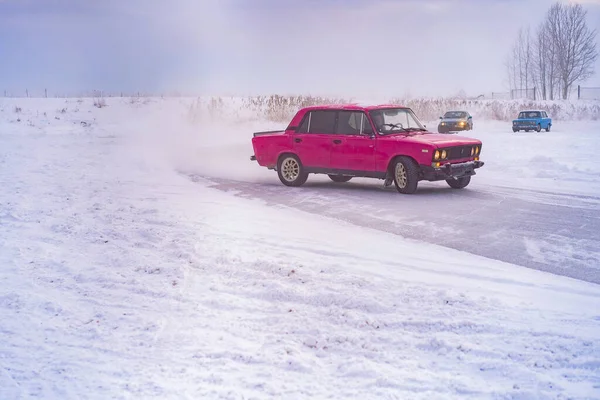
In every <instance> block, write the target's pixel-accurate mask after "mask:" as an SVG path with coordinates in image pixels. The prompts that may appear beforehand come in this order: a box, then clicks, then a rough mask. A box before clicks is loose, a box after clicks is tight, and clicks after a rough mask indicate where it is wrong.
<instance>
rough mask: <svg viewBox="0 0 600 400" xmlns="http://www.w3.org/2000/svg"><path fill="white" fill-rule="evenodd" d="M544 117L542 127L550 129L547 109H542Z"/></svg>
mask: <svg viewBox="0 0 600 400" xmlns="http://www.w3.org/2000/svg"><path fill="white" fill-rule="evenodd" d="M542 117H543V121H544V122H543V123H542V128H544V129H548V125H549V124H550V118H548V114H547V113H546V111H542Z"/></svg>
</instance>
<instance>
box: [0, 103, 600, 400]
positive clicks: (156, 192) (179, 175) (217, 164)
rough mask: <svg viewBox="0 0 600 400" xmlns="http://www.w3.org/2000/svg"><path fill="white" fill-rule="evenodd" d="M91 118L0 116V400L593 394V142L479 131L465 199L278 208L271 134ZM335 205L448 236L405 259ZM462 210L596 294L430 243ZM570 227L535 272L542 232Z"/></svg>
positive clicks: (596, 180) (365, 195)
mask: <svg viewBox="0 0 600 400" xmlns="http://www.w3.org/2000/svg"><path fill="white" fill-rule="evenodd" d="M107 103H108V106H107V107H104V108H96V107H94V106H93V101H92V100H91V99H83V100H82V101H81V102H78V101H77V100H76V99H69V100H67V101H65V100H36V99H31V100H22V99H18V100H17V99H0V187H1V188H2V190H1V191H0V339H1V340H0V398H1V399H20V398H32V397H38V398H52V399H55V398H60V399H80V398H124V399H127V398H194V399H196V398H230V399H238V398H239V399H242V398H245V399H248V398H286V399H295V398H344V399H346V398H360V399H368V398H377V399H381V398H386V399H406V398H411V399H413V398H422V399H436V398H506V399H508V398H515V399H539V398H552V399H554V398H565V399H567V398H573V399H595V398H600V345H599V344H598V343H599V340H598V338H600V287H599V286H598V284H597V283H591V282H598V275H599V274H598V273H597V269H599V264H600V258H597V257H600V256H599V255H598V252H599V250H598V249H600V239H599V238H598V236H597V235H598V233H597V232H598V229H597V228H599V227H600V223H599V217H598V215H600V213H598V211H600V166H598V164H597V163H595V158H596V153H597V149H598V148H600V146H599V145H600V139H599V138H598V134H597V132H599V131H600V129H598V128H600V126H599V125H600V124H599V123H598V122H593V121H589V122H573V123H567V122H563V123H561V124H560V125H559V124H556V126H555V129H553V131H552V132H550V133H544V132H542V133H528V134H525V133H521V134H513V133H512V132H511V131H510V130H509V129H508V128H509V127H510V126H509V125H506V124H505V123H500V122H487V121H479V120H477V119H476V120H475V124H476V128H475V131H473V132H470V133H469V135H472V136H475V137H478V138H481V139H483V142H484V146H483V149H484V150H483V153H482V159H483V160H484V161H486V162H487V164H486V166H485V167H484V168H482V169H481V172H478V175H477V176H476V177H475V178H474V179H473V182H472V184H471V186H469V188H468V189H466V190H465V191H463V192H461V194H457V193H455V192H454V191H450V190H448V189H447V188H446V187H445V186H444V185H442V184H439V183H423V184H422V186H421V187H422V193H423V194H422V195H421V197H420V199H421V200H418V199H419V197H418V196H419V194H417V195H415V196H408V197H410V200H409V199H407V196H401V195H399V194H397V193H394V192H393V190H392V191H390V190H387V189H386V190H384V189H383V188H382V187H381V186H382V185H381V182H380V181H377V180H360V181H359V182H356V183H355V182H354V181H352V182H350V183H348V184H345V185H341V186H335V185H332V184H330V183H328V182H327V181H326V180H325V179H323V178H320V177H311V178H309V182H308V183H307V186H306V187H303V188H299V189H297V190H292V189H289V188H283V187H282V185H280V184H279V182H278V181H277V177H276V175H275V174H274V173H273V172H272V171H266V170H263V169H261V168H260V167H258V166H257V165H256V164H255V163H252V162H250V161H249V159H248V157H249V156H250V155H251V146H250V144H249V139H250V136H251V132H252V131H253V130H259V129H270V128H278V127H281V124H277V123H272V122H266V121H261V120H257V119H252V118H248V117H247V116H238V118H235V119H232V117H230V118H228V119H227V121H223V120H222V119H221V120H213V121H212V122H211V121H207V119H206V116H205V115H203V114H201V113H198V112H197V110H195V109H194V107H193V106H190V104H191V100H188V99H151V100H149V101H148V102H147V104H144V103H143V102H140V103H133V102H129V101H126V100H123V99H108V101H107ZM16 108H20V110H17V109H16ZM63 109H64V111H63ZM17 111H18V112H17ZM433 123H435V122H433ZM284 125H285V124H284ZM428 125H429V126H433V125H431V123H428ZM253 187H254V188H257V189H252V188H253ZM348 192H351V193H352V194H348ZM303 193H304V194H305V195H304V197H303V195H302V194H303ZM286 196H287V197H288V198H291V199H292V200H289V199H288V200H286V201H283V200H281V199H282V198H284V197H286ZM344 196H346V197H344ZM347 196H354V197H352V198H358V199H361V198H362V199H365V203H364V204H362V205H360V204H359V205H356V204H355V205H354V206H355V207H357V208H355V209H353V211H357V210H358V211H359V212H360V210H362V212H364V214H363V215H364V216H370V215H373V216H374V217H378V218H382V219H383V216H382V215H378V214H377V212H376V211H377V209H379V210H382V209H383V210H386V217H387V218H388V219H392V220H393V222H394V224H397V225H398V226H399V225H402V224H404V225H406V224H408V225H410V224H415V225H416V224H418V223H419V219H421V221H420V222H421V223H423V224H426V223H428V222H429V220H428V219H427V218H428V217H427V215H435V214H436V212H440V210H442V208H443V207H444V205H445V208H444V213H446V215H452V210H455V214H456V218H455V220H456V221H458V222H461V221H462V222H461V224H462V225H460V226H462V228H461V229H460V231H457V227H458V226H459V225H458V222H457V225H449V226H444V225H442V226H438V227H437V229H436V230H435V231H434V230H432V231H431V232H430V231H429V230H420V231H419V232H420V235H421V236H423V237H421V236H419V239H421V240H415V238H414V236H411V235H409V234H408V235H404V236H406V237H402V236H399V235H397V234H394V232H389V231H386V230H385V229H379V228H380V227H379V226H368V224H360V223H357V221H356V220H353V219H352V217H350V216H347V215H333V214H331V213H325V212H322V211H321V210H320V208H319V207H320V206H319V204H321V206H322V205H323V204H326V202H327V201H337V200H338V198H341V199H342V200H344V198H346V199H347V198H349V197H347ZM461 196H462V197H461ZM478 199H481V201H482V203H481V204H482V206H481V208H486V209H487V208H489V209H490V210H492V212H491V213H488V214H485V215H487V217H486V218H488V219H489V218H491V217H492V216H495V217H496V218H497V220H498V223H497V226H490V227H489V229H490V231H493V232H491V233H494V234H495V235H496V236H493V235H492V236H485V235H484V236H480V240H482V241H483V243H482V244H481V246H483V247H485V246H486V245H487V243H486V242H492V241H494V242H495V241H498V242H500V243H503V242H502V241H501V236H502V235H507V236H510V235H513V236H522V235H525V234H527V233H528V232H529V231H528V227H527V226H528V224H529V222H528V220H524V221H517V222H518V223H519V225H518V226H519V227H520V228H519V229H518V230H514V231H505V232H500V231H498V229H500V228H502V227H506V226H509V225H507V222H506V220H511V219H512V218H513V215H515V214H512V213H513V212H515V208H519V207H527V210H528V213H529V214H523V213H521V214H518V215H530V216H532V218H533V217H534V216H535V214H536V213H537V214H542V216H541V217H540V218H539V219H536V221H537V223H538V224H539V226H538V227H537V228H536V229H538V236H536V239H535V240H530V241H529V248H528V249H527V251H528V252H529V253H531V254H533V256H537V257H539V258H544V261H545V263H546V264H551V263H553V262H554V263H555V264H557V263H560V262H563V261H565V254H568V255H569V256H568V257H571V258H573V259H575V260H576V261H577V260H579V261H581V260H584V261H585V264H582V267H581V268H583V267H585V268H587V271H588V273H589V274H590V275H589V277H588V279H587V280H588V281H590V282H585V281H582V280H576V279H573V278H570V277H566V276H560V275H556V274H550V273H547V272H542V271H537V270H534V269H531V268H525V267H522V266H517V265H513V264H509V263H506V262H502V261H498V260H494V259H491V258H485V257H482V256H480V255H475V254H469V253H467V252H466V251H459V250H457V246H451V245H449V247H453V248H448V247H444V246H438V245H435V244H432V243H431V242H432V240H430V236H431V235H433V233H434V232H437V233H440V232H441V233H442V234H444V235H448V234H452V233H454V234H456V235H459V236H460V235H465V236H464V237H467V236H468V235H469V225H468V224H466V223H465V221H468V220H469V219H472V218H478V217H479V216H480V215H483V214H480V213H478V212H479V211H481V210H478V209H477V206H475V207H473V206H472V204H473V202H475V201H478ZM496 199H499V200H498V201H496ZM290 201H291V203H290ZM417 202H421V203H423V202H424V203H425V204H421V205H420V206H419V205H418V204H417ZM464 202H471V203H468V204H469V206H468V209H467V207H464V206H461V204H462V203H464ZM492 202H496V203H497V204H496V206H497V207H496V208H492V206H491V205H490V204H491V203H492ZM386 204H388V206H387V207H390V208H387V209H386V208H385V207H386ZM390 204H392V205H390ZM394 204H395V205H394ZM503 204H508V205H509V206H506V207H503ZM307 205H308V206H307ZM515 205H518V206H515ZM525 205H526V206H525ZM361 206H362V208H361ZM484 206H485V207H484ZM391 207H395V208H391ZM374 208H375V210H374ZM394 210H395V211H394ZM557 210H560V212H561V213H563V214H562V215H560V216H556V218H559V217H560V218H559V220H560V221H561V225H562V226H557V225H553V224H552V221H549V223H548V224H547V225H544V224H542V223H541V222H540V221H544V220H545V219H546V218H548V219H551V218H553V217H552V215H550V213H551V212H555V211H557ZM565 210H569V211H568V213H567V211H565ZM517 211H518V210H517ZM394 212H395V213H398V214H408V215H410V214H411V213H413V214H416V215H417V217H418V218H416V219H413V220H403V219H398V218H400V217H397V218H396V216H395V215H393V214H394ZM370 213H372V214H370ZM390 214H392V215H390ZM394 218H396V219H394ZM569 221H572V223H573V226H571V227H569V226H564V225H565V224H568V223H569ZM513 222H514V221H513ZM585 225H587V226H588V227H587V228H584V226H585ZM515 226H516V225H515ZM550 227H552V229H555V230H553V231H551V232H550V231H547V229H549V228H550ZM415 229H416V228H415ZM478 229H483V228H478ZM494 229H495V230H494ZM561 229H563V230H566V232H565V231H562V230H561ZM577 229H580V230H579V231H578V230H577ZM584 229H589V232H591V233H589V235H587V237H586V238H583V236H584V233H585V232H588V231H585V230H584ZM569 230H571V231H572V232H576V233H573V235H575V234H577V235H581V237H578V240H576V241H572V242H570V243H568V246H569V247H570V248H569V252H565V251H563V252H562V253H561V255H562V258H561V257H558V258H552V257H549V253H548V252H547V251H546V252H545V249H544V247H543V246H541V245H540V243H546V242H540V240H541V239H540V238H541V236H543V235H546V236H557V235H563V236H564V237H569V232H568V231H569ZM594 232H596V233H594ZM594 235H596V236H594ZM407 237H408V238H407ZM410 237H412V238H410ZM536 240H537V241H536ZM425 242H429V243H425ZM458 247H459V248H460V246H458ZM465 250H467V251H470V249H465ZM513 251H517V249H516V248H509V247H506V248H504V253H511V252H513ZM536 251H537V253H536ZM470 252H471V253H476V252H475V251H470ZM554 256H557V255H556V254H554ZM568 257H567V258H568ZM497 258H498V259H502V258H501V257H500V255H499V256H498V257H497ZM578 266H579V264H575V266H573V267H572V268H578ZM594 267H595V268H596V269H594Z"/></svg>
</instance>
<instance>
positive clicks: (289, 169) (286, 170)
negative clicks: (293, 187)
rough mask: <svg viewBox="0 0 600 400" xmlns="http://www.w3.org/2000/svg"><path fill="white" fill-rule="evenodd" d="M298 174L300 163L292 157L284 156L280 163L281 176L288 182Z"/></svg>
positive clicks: (296, 177) (293, 179)
mask: <svg viewBox="0 0 600 400" xmlns="http://www.w3.org/2000/svg"><path fill="white" fill-rule="evenodd" d="M299 175H300V164H298V161H296V160H295V159H294V158H291V157H290V158H286V159H285V160H283V162H282V163H281V176H283V179H285V180H286V181H288V182H293V181H295V180H296V179H298V176H299Z"/></svg>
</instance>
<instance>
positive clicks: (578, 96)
mask: <svg viewBox="0 0 600 400" xmlns="http://www.w3.org/2000/svg"><path fill="white" fill-rule="evenodd" d="M577 100H581V85H577Z"/></svg>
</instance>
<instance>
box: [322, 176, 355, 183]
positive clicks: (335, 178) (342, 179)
mask: <svg viewBox="0 0 600 400" xmlns="http://www.w3.org/2000/svg"><path fill="white" fill-rule="evenodd" d="M327 176H328V177H329V179H331V180H332V181H334V182H338V183H342V182H348V181H349V180H350V179H352V177H351V176H344V175H327Z"/></svg>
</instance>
